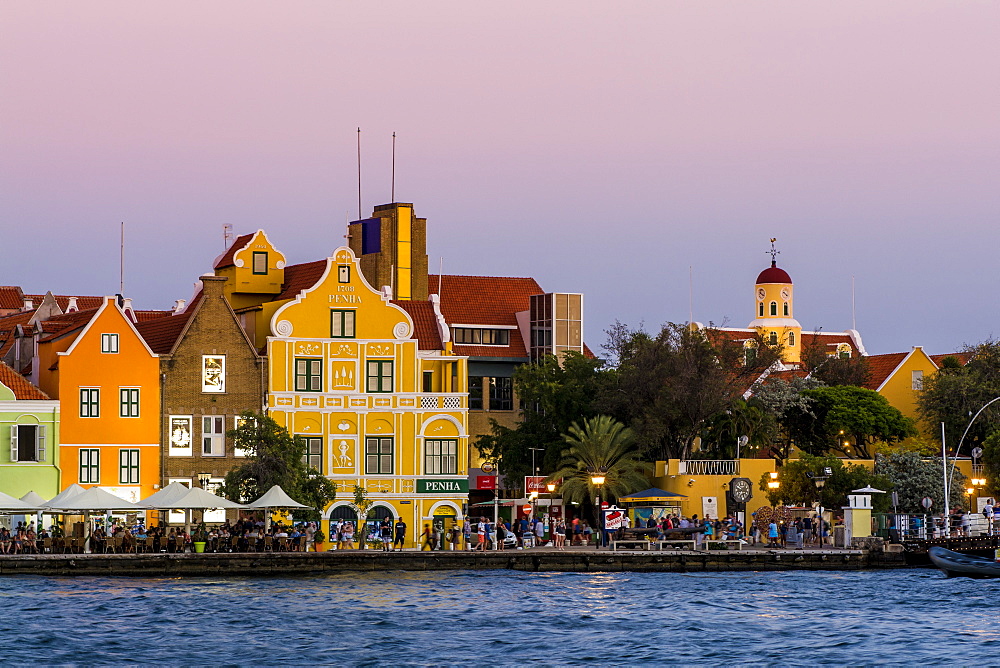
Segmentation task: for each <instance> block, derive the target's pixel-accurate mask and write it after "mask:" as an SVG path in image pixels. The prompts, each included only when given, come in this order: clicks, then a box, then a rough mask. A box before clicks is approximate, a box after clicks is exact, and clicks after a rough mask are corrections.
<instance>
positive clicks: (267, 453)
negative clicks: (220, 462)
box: [219, 411, 337, 519]
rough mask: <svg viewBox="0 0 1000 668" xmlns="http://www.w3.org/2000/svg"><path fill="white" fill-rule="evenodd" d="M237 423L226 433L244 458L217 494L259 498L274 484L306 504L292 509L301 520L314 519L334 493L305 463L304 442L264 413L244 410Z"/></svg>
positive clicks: (240, 499) (234, 498) (333, 487)
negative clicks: (243, 453) (305, 508)
mask: <svg viewBox="0 0 1000 668" xmlns="http://www.w3.org/2000/svg"><path fill="white" fill-rule="evenodd" d="M240 417H241V418H242V420H241V422H240V426H239V427H237V428H236V429H232V430H230V431H229V432H227V434H226V435H227V436H229V437H230V438H232V439H233V441H234V443H235V446H236V447H237V448H241V449H243V450H245V451H246V452H247V453H248V456H247V458H246V461H245V462H243V463H242V464H240V465H239V466H237V467H236V468H234V469H232V470H230V471H229V473H227V474H226V477H225V481H224V482H223V484H222V486H221V487H220V488H219V493H220V494H221V495H222V496H224V497H226V498H227V499H229V500H231V501H237V502H246V501H252V500H254V499H257V498H260V497H261V496H262V495H263V494H264V492H266V491H267V490H269V489H271V487H273V486H274V485H281V488H282V489H284V490H285V492H286V493H287V494H288V495H289V496H290V497H292V498H293V499H295V500H296V501H298V502H299V503H304V504H306V505H307V506H310V508H311V510H309V511H305V512H300V511H296V516H299V517H301V518H303V519H318V518H319V512H320V511H322V510H323V508H325V507H326V506H327V504H329V503H330V502H331V501H333V500H334V498H336V496H337V486H336V485H335V484H334V483H333V482H332V481H331V480H329V479H327V478H325V477H323V476H322V475H320V473H319V471H317V470H316V469H314V468H312V467H310V466H308V465H307V464H306V462H305V459H304V458H305V454H306V445H305V442H304V441H303V440H302V439H301V438H298V437H293V436H291V435H290V434H289V433H288V430H287V429H285V428H284V427H282V426H281V425H279V424H278V423H277V422H275V421H274V420H273V419H272V418H271V417H270V416H268V415H267V414H265V413H256V412H253V411H245V412H243V413H242V414H241V416H240Z"/></svg>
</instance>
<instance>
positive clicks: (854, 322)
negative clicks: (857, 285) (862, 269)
mask: <svg viewBox="0 0 1000 668" xmlns="http://www.w3.org/2000/svg"><path fill="white" fill-rule="evenodd" d="M857 328H858V320H857V317H856V312H855V310H854V274H851V329H855V330H856V329H857Z"/></svg>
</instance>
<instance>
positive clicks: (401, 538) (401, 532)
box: [392, 517, 406, 552]
mask: <svg viewBox="0 0 1000 668" xmlns="http://www.w3.org/2000/svg"><path fill="white" fill-rule="evenodd" d="M395 532H396V534H395V536H394V537H393V539H392V549H393V550H398V551H400V552H402V551H403V546H404V545H405V544H406V522H404V521H403V518H402V517H400V518H399V519H398V520H396V526H395ZM397 546H398V547H397Z"/></svg>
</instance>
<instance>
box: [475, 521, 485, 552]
mask: <svg viewBox="0 0 1000 668" xmlns="http://www.w3.org/2000/svg"><path fill="white" fill-rule="evenodd" d="M476 551H477V552H485V551H486V518H485V517H480V518H479V522H478V523H477V524H476Z"/></svg>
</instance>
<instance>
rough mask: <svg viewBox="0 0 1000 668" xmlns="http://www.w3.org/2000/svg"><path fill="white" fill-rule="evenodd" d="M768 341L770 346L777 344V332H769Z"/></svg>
mask: <svg viewBox="0 0 1000 668" xmlns="http://www.w3.org/2000/svg"><path fill="white" fill-rule="evenodd" d="M768 343H770V344H771V345H772V346H776V345H778V333H777V332H771V338H770V339H769V340H768Z"/></svg>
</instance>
